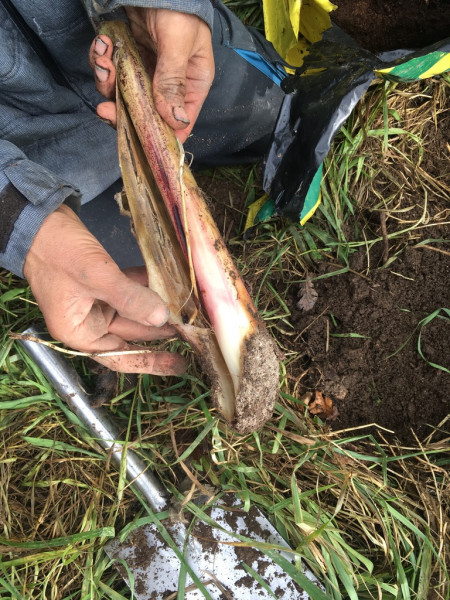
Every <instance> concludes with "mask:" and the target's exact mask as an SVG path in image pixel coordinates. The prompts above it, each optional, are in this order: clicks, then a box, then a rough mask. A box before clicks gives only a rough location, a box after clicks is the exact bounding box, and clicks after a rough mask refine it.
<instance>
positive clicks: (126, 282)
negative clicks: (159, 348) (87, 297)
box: [97, 265, 169, 327]
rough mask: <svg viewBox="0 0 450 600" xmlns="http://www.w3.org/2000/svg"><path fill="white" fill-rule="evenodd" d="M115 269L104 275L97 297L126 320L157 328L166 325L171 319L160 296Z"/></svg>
mask: <svg viewBox="0 0 450 600" xmlns="http://www.w3.org/2000/svg"><path fill="white" fill-rule="evenodd" d="M114 267H115V265H114V266H112V269H111V272H109V273H105V272H103V273H102V283H101V284H99V285H98V287H97V297H98V298H99V299H100V300H103V301H104V302H106V303H107V304H109V306H111V307H112V308H114V309H115V310H116V311H117V312H118V313H119V315H120V316H122V317H125V318H126V319H130V320H132V321H136V322H137V323H142V324H143V325H152V326H155V327H161V326H162V325H164V324H165V323H166V322H167V319H168V318H169V309H168V308H167V305H166V304H165V302H164V301H163V300H162V299H161V298H160V296H159V295H158V294H157V293H156V292H154V291H153V290H151V289H149V288H148V287H145V286H143V285H141V284H140V283H138V282H136V281H133V280H132V279H130V278H129V277H127V276H126V275H125V274H124V273H122V272H121V271H120V270H119V269H118V268H117V269H116V268H114Z"/></svg>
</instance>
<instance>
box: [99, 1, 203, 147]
mask: <svg viewBox="0 0 450 600" xmlns="http://www.w3.org/2000/svg"><path fill="white" fill-rule="evenodd" d="M126 12H127V16H128V19H129V22H130V28H131V32H132V34H133V36H134V38H135V40H136V42H137V45H138V47H139V51H140V53H141V56H142V59H143V61H144V63H145V65H146V67H147V68H148V70H149V74H150V76H152V78H153V94H154V98H155V104H156V108H157V110H158V112H159V114H160V115H161V117H162V118H163V119H164V120H165V121H166V122H167V123H168V124H169V125H170V126H171V127H172V128H173V129H174V130H175V134H176V135H177V137H178V139H179V140H180V142H182V143H183V142H184V141H185V140H186V139H187V137H188V136H189V134H190V133H191V130H192V128H193V126H194V124H195V121H196V119H197V117H198V114H199V112H200V109H201V107H202V105H203V102H204V101H205V99H206V96H207V95H208V92H209V89H210V87H211V84H212V81H213V79H214V56H213V51H212V43H211V32H210V29H209V27H208V25H207V24H206V23H205V22H204V21H202V19H200V18H199V17H197V16H195V15H189V14H185V13H181V12H175V11H171V10H165V9H154V8H136V7H126ZM112 53H113V46H112V43H111V40H110V39H109V38H108V37H107V36H105V35H100V36H98V37H97V38H96V39H95V40H94V42H93V44H92V46H91V50H90V55H89V59H90V64H91V66H92V68H93V69H94V72H95V77H96V86H97V89H98V91H99V92H100V93H101V94H102V95H103V96H105V97H106V98H109V99H110V100H113V99H114V93H115V76H116V73H115V67H114V64H113V62H112ZM97 114H98V115H99V117H101V118H102V119H105V120H107V121H110V122H111V123H112V124H113V125H114V126H115V124H116V121H117V119H116V107H115V104H114V102H102V103H100V104H99V105H98V107H97Z"/></svg>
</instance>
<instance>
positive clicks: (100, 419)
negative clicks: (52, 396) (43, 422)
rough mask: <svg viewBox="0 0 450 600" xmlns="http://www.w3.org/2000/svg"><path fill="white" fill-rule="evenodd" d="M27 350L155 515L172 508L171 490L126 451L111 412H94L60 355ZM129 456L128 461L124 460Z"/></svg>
mask: <svg viewBox="0 0 450 600" xmlns="http://www.w3.org/2000/svg"><path fill="white" fill-rule="evenodd" d="M38 335H39V332H38V330H37V329H36V328H35V327H34V326H32V327H30V328H29V329H27V330H26V331H24V336H33V337H38ZM20 343H21V344H22V346H23V348H24V349H25V350H26V352H27V354H28V355H29V356H30V358H32V359H33V361H34V362H35V363H36V364H37V365H38V366H39V368H40V369H41V370H42V372H43V373H44V375H45V377H46V378H47V379H48V381H49V382H50V383H51V385H52V386H53V387H54V389H55V391H56V392H57V394H58V395H59V396H61V398H62V399H63V400H65V401H66V403H67V405H68V406H69V408H70V409H71V410H72V412H73V413H75V415H76V416H77V417H78V418H79V419H80V421H81V422H82V423H83V425H84V426H85V427H86V429H87V430H88V431H89V433H90V434H91V435H92V437H93V438H94V439H95V441H96V442H97V443H98V444H99V445H100V446H101V447H102V448H104V450H105V451H106V452H107V453H108V454H109V455H110V457H111V462H112V464H113V465H114V466H116V467H117V468H119V467H120V465H121V462H122V460H125V462H126V478H127V481H129V482H130V483H131V484H132V486H133V487H134V488H136V489H137V490H138V491H139V492H141V494H142V495H143V496H144V498H145V499H146V500H147V502H148V503H149V504H150V506H151V507H152V509H153V510H154V511H155V512H159V511H162V510H164V509H165V508H167V506H168V494H167V490H165V488H164V487H163V486H162V484H161V483H160V481H159V480H158V479H157V478H156V477H155V475H153V473H152V472H151V471H150V470H149V469H148V465H147V464H146V463H145V462H144V461H143V460H142V458H141V457H140V456H139V455H138V454H137V453H136V452H134V451H133V450H130V449H126V450H125V446H124V444H123V443H121V442H120V440H119V429H118V427H117V425H116V424H115V423H114V421H113V419H112V418H111V416H110V414H109V413H108V411H106V410H105V409H104V408H94V407H93V406H92V405H91V401H90V400H89V394H88V393H87V392H86V391H85V389H84V388H83V385H82V383H81V381H80V378H79V376H78V374H77V372H76V371H75V369H74V368H73V367H72V365H71V364H70V363H69V361H68V360H67V359H65V358H63V356H62V355H61V353H60V352H57V351H56V350H53V349H52V348H49V346H47V345H45V344H41V343H39V342H34V341H31V340H29V339H26V337H25V338H24V339H21V340H20ZM124 456H125V457H124Z"/></svg>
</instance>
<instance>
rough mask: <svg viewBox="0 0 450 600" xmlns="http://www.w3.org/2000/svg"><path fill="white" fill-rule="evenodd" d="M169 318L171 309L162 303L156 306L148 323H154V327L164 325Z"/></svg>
mask: <svg viewBox="0 0 450 600" xmlns="http://www.w3.org/2000/svg"><path fill="white" fill-rule="evenodd" d="M168 318H169V309H168V308H167V306H164V305H161V306H160V307H158V308H154V309H153V311H152V314H151V316H150V318H149V319H147V320H146V322H145V324H146V325H152V326H153V327H162V326H163V325H165V324H166V323H167V319H168Z"/></svg>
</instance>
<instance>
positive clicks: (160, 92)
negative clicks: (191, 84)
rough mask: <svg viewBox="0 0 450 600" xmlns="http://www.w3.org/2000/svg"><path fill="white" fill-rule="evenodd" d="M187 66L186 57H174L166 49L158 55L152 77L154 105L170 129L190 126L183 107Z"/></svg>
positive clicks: (179, 55) (180, 55)
mask: <svg viewBox="0 0 450 600" xmlns="http://www.w3.org/2000/svg"><path fill="white" fill-rule="evenodd" d="M187 65H188V58H187V56H183V55H182V54H178V55H175V54H173V53H172V52H171V51H170V50H168V49H164V50H162V51H161V52H160V54H159V55H158V60H157V63H156V69H155V74H154V77H153V94H154V99H155V105H156V109H157V111H158V112H159V114H160V115H161V117H162V118H163V119H164V120H165V121H166V123H168V124H169V125H170V126H171V127H172V129H184V128H185V127H187V126H188V125H189V124H190V119H189V117H188V115H187V112H186V109H185V105H184V101H185V95H186V71H187Z"/></svg>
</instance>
